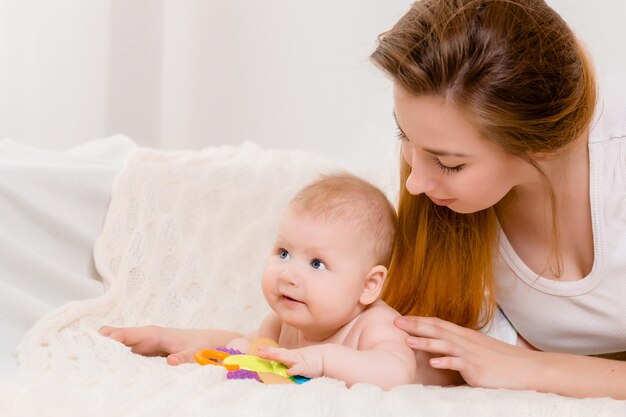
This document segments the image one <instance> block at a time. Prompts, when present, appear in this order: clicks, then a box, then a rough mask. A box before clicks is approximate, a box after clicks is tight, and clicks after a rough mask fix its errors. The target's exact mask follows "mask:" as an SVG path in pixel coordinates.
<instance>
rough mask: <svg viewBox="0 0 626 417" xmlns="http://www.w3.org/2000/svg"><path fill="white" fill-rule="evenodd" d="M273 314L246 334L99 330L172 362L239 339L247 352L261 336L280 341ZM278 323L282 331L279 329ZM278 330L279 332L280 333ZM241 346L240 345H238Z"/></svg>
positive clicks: (163, 329) (190, 358)
mask: <svg viewBox="0 0 626 417" xmlns="http://www.w3.org/2000/svg"><path fill="white" fill-rule="evenodd" d="M272 315H273V316H275V314H273V313H271V314H270V315H268V316H267V317H266V318H265V320H263V322H262V323H261V327H260V328H259V329H258V331H257V332H254V333H252V334H250V335H247V336H244V335H242V334H241V333H237V332H233V331H229V330H221V329H179V328H173V327H160V326H142V327H111V326H103V327H101V328H100V330H99V332H100V334H102V335H103V336H107V337H110V338H112V339H114V340H117V341H118V342H120V343H123V344H125V345H126V346H128V347H130V348H131V350H132V351H133V352H134V353H137V354H140V355H144V356H166V357H167V363H168V364H170V365H180V364H182V363H188V362H194V358H193V357H194V355H195V353H196V352H197V351H199V350H201V349H214V348H216V347H219V346H229V345H230V344H231V343H236V342H234V341H237V340H239V341H240V342H242V343H243V344H242V345H241V347H242V348H243V349H239V350H241V351H242V352H243V351H246V350H247V348H248V344H249V342H251V341H253V340H255V339H256V338H258V337H267V338H270V339H272V340H278V335H277V334H279V333H280V323H278V324H277V323H276V318H272ZM276 326H278V330H275V329H276ZM276 332H277V333H276ZM237 348H238V347H237Z"/></svg>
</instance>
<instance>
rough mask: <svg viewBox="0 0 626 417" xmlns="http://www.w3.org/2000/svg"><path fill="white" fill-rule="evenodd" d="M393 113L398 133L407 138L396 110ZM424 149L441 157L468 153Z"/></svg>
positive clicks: (460, 155) (465, 156)
mask: <svg viewBox="0 0 626 417" xmlns="http://www.w3.org/2000/svg"><path fill="white" fill-rule="evenodd" d="M392 114H393V120H395V121H396V127H397V128H398V130H399V131H400V133H402V136H404V137H405V138H407V139H408V138H409V137H408V136H407V135H406V133H404V131H403V130H402V128H401V127H400V124H399V123H398V118H397V117H396V112H395V110H394V111H393V112H392ZM424 150H425V151H426V152H428V153H430V154H433V155H435V156H443V157H454V158H467V157H469V156H470V155H467V154H464V153H458V152H449V151H442V150H438V149H428V148H424Z"/></svg>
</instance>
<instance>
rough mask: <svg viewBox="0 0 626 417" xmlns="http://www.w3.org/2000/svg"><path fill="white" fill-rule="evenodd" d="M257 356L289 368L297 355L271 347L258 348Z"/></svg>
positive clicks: (296, 358)
mask: <svg viewBox="0 0 626 417" xmlns="http://www.w3.org/2000/svg"><path fill="white" fill-rule="evenodd" d="M258 354H259V356H260V357H261V358H263V359H270V360H273V361H276V362H280V363H284V364H285V365H287V366H291V365H293V364H294V363H296V362H297V360H298V355H297V354H296V353H294V352H292V351H290V350H289V349H283V348H275V347H271V346H259V347H258Z"/></svg>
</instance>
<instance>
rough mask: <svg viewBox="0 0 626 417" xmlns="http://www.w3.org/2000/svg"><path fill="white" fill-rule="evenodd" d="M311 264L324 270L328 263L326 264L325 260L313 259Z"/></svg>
mask: <svg viewBox="0 0 626 417" xmlns="http://www.w3.org/2000/svg"><path fill="white" fill-rule="evenodd" d="M311 266H312V267H313V268H315V269H320V270H322V271H323V270H325V269H326V265H325V264H324V262H322V261H321V260H319V259H313V260H312V261H311Z"/></svg>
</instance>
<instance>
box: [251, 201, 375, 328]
mask: <svg viewBox="0 0 626 417" xmlns="http://www.w3.org/2000/svg"><path fill="white" fill-rule="evenodd" d="M373 266H374V260H373V255H372V250H371V242H367V241H364V240H363V237H362V233H360V232H358V231H356V230H355V229H354V227H351V225H349V224H346V222H342V221H340V220H338V221H330V222H329V221H326V222H325V221H323V220H320V219H316V218H315V217H313V216H308V215H302V214H299V213H297V212H295V211H294V210H292V209H288V210H287V212H286V213H285V214H284V215H283V218H282V220H281V222H280V225H279V230H278V238H277V240H276V243H275V245H274V248H273V252H272V253H271V254H270V257H269V259H268V262H267V265H266V268H265V272H264V273H263V293H264V295H265V298H266V299H267V301H268V303H269V304H270V306H271V307H272V309H273V310H274V311H275V312H276V313H277V314H278V315H279V316H280V317H281V318H282V320H283V321H284V322H285V323H287V324H289V325H291V326H293V327H296V328H298V329H300V330H304V331H307V332H308V333H309V334H311V335H316V336H319V337H320V338H325V337H328V336H330V335H331V334H333V333H334V332H335V331H337V330H338V329H339V328H340V327H342V326H343V325H345V324H346V323H348V322H349V321H350V320H352V319H353V318H354V317H355V316H356V315H357V314H358V313H360V312H361V311H362V310H363V307H364V306H363V305H361V304H360V303H359V298H360V296H361V293H362V291H363V289H364V284H365V278H366V276H367V273H368V271H369V270H370V269H371V268H372V267H373Z"/></svg>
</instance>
